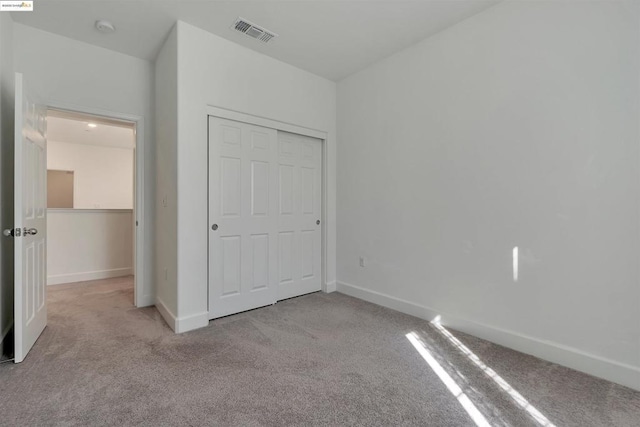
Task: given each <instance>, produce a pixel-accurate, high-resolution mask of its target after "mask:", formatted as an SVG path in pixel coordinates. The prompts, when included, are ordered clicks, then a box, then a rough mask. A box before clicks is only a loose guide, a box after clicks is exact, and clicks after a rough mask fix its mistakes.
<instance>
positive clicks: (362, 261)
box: [360, 256, 367, 267]
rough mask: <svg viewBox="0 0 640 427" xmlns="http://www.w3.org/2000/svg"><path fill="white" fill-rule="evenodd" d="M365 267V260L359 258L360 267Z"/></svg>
mask: <svg viewBox="0 0 640 427" xmlns="http://www.w3.org/2000/svg"><path fill="white" fill-rule="evenodd" d="M366 265H367V259H366V258H365V257H363V256H361V257H360V267H364V266H366Z"/></svg>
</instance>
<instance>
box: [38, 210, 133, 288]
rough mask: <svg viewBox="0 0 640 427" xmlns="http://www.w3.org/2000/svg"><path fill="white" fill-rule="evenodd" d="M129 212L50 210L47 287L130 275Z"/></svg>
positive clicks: (48, 214)
mask: <svg viewBox="0 0 640 427" xmlns="http://www.w3.org/2000/svg"><path fill="white" fill-rule="evenodd" d="M132 221H133V212H132V211H131V210H73V209H49V210H48V212H47V284H49V285H57V284H60V283H71V282H81V281H85V280H96V279H106V278H109V277H119V276H127V275H129V274H133V235H132V233H131V225H132Z"/></svg>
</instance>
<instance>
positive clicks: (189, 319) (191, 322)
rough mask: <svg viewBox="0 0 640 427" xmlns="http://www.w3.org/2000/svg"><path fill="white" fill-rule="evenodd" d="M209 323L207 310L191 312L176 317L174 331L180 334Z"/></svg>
mask: <svg viewBox="0 0 640 427" xmlns="http://www.w3.org/2000/svg"><path fill="white" fill-rule="evenodd" d="M208 325H209V312H207V311H204V312H202V313H198V314H193V315H191V316H185V317H179V318H178V319H176V328H175V332H176V333H177V334H181V333H183V332H189V331H193V330H194V329H200V328H204V327H205V326H208Z"/></svg>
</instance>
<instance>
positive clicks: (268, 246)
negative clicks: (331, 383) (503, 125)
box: [209, 117, 322, 319]
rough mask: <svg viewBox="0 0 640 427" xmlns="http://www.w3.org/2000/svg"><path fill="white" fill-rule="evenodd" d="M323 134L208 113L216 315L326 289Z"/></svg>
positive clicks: (213, 310) (212, 303)
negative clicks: (322, 219)
mask: <svg viewBox="0 0 640 427" xmlns="http://www.w3.org/2000/svg"><path fill="white" fill-rule="evenodd" d="M321 161H322V155H321V142H320V141H319V140H315V139H312V138H306V137H302V136H298V135H293V134H286V133H282V132H278V131H276V130H275V129H269V128H264V127H260V126H255V125H250V124H247V123H242V122H237V121H232V120H226V119H220V118H217V117H210V118H209V317H210V318H211V319H213V318H217V317H222V316H226V315H230V314H234V313H239V312H241V311H246V310H250V309H253V308H257V307H262V306H265V305H270V304H273V303H275V302H276V301H278V300H279V299H284V298H290V297H293V296H297V295H302V294H304V293H308V292H314V291H318V290H320V283H321V280H320V270H321V269H320V264H321V240H320V239H321V233H320V230H321V225H320V224H319V220H320V212H321V206H320V201H321V187H320V185H321Z"/></svg>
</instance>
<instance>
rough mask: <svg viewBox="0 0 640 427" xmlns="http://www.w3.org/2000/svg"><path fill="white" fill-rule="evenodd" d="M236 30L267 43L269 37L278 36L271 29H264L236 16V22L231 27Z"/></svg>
mask: <svg viewBox="0 0 640 427" xmlns="http://www.w3.org/2000/svg"><path fill="white" fill-rule="evenodd" d="M231 28H233V29H234V30H236V31H240V32H241V33H243V34H246V35H247V36H249V37H251V38H254V39H257V40H260V41H261V42H263V43H268V42H269V41H270V40H271V39H274V38H275V37H278V35H277V34H276V33H274V32H273V31H269V30H265V29H264V28H262V27H258V26H257V25H255V24H253V23H251V22H249V21H247V20H246V19H244V18H238V19H237V20H236V23H235V24H233V26H232V27H231Z"/></svg>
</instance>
